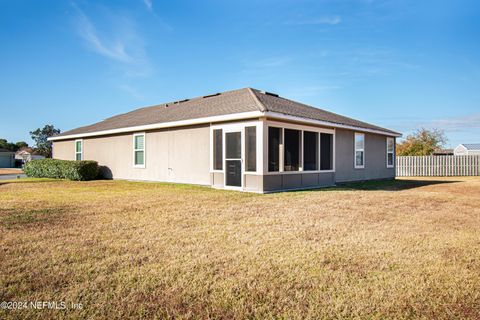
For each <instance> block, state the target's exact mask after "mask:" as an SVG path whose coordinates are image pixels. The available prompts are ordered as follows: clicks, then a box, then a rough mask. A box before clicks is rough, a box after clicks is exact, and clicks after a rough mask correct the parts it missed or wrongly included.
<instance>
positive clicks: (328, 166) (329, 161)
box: [320, 133, 333, 170]
mask: <svg viewBox="0 0 480 320" xmlns="http://www.w3.org/2000/svg"><path fill="white" fill-rule="evenodd" d="M320 170H333V134H329V133H321V134H320Z"/></svg>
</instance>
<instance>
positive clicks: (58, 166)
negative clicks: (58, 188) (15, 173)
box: [24, 159, 98, 180]
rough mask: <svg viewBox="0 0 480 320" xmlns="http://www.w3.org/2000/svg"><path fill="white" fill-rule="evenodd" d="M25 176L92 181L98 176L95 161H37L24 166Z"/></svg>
mask: <svg viewBox="0 0 480 320" xmlns="http://www.w3.org/2000/svg"><path fill="white" fill-rule="evenodd" d="M24 171H25V174H26V175H27V176H28V177H34V178H55V179H69V180H93V179H96V178H97V176H98V163H97V162H96V161H68V160H57V159H38V160H32V161H29V162H28V163H27V164H25V168H24Z"/></svg>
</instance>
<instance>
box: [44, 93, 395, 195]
mask: <svg viewBox="0 0 480 320" xmlns="http://www.w3.org/2000/svg"><path fill="white" fill-rule="evenodd" d="M399 136H400V134H399V133H397V132H394V131H391V130H388V129H385V128H381V127H378V126H376V125H372V124H368V123H365V122H362V121H359V120H355V119H351V118H347V117H344V116H341V115H338V114H335V113H332V112H328V111H325V110H322V109H317V108H314V107H311V106H307V105H305V104H302V103H299V102H295V101H292V100H288V99H285V98H282V97H280V96H278V95H277V94H273V93H270V92H265V91H259V90H256V89H251V88H245V89H239V90H233V91H227V92H223V93H216V94H211V95H206V96H203V97H197V98H193V99H185V100H181V101H175V102H171V103H165V104H161V105H156V106H151V107H146V108H141V109H137V110H134V111H132V112H128V113H125V114H120V115H117V116H114V117H111V118H108V119H106V120H103V121H101V122H98V123H95V124H92V125H89V126H85V127H80V128H77V129H73V130H70V131H67V132H64V133H62V134H59V135H57V136H55V137H52V138H50V140H52V141H53V157H54V158H56V159H66V160H96V161H98V163H99V164H100V165H101V166H104V169H103V170H104V174H105V175H106V176H108V177H110V178H114V179H129V180H146V181H152V180H153V181H166V182H176V183H189V184H200V185H209V186H212V187H214V188H224V189H234V190H243V191H252V192H259V193H266V192H272V191H281V190H293V189H305V188H315V187H321V186H331V185H334V184H335V183H338V182H347V181H358V180H371V179H392V178H394V177H395V138H396V137H399Z"/></svg>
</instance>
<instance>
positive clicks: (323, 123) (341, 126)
mask: <svg viewBox="0 0 480 320" xmlns="http://www.w3.org/2000/svg"><path fill="white" fill-rule="evenodd" d="M265 116H266V117H267V118H272V119H278V120H289V121H295V122H301V123H309V124H315V125H320V126H328V127H332V128H339V129H349V130H356V131H361V132H370V133H376V134H382V135H385V136H390V137H396V138H399V137H401V136H402V134H401V133H398V132H391V131H384V130H379V129H370V128H364V127H359V126H351V125H346V124H341V123H335V122H329V121H322V120H315V119H310V118H304V117H298V116H292V115H287V114H283V113H278V112H272V111H267V112H265Z"/></svg>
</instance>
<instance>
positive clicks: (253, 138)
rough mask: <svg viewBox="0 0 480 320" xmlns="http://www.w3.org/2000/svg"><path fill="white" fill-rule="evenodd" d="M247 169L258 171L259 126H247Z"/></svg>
mask: <svg viewBox="0 0 480 320" xmlns="http://www.w3.org/2000/svg"><path fill="white" fill-rule="evenodd" d="M245 152H246V156H245V158H246V171H257V127H246V128H245Z"/></svg>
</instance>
